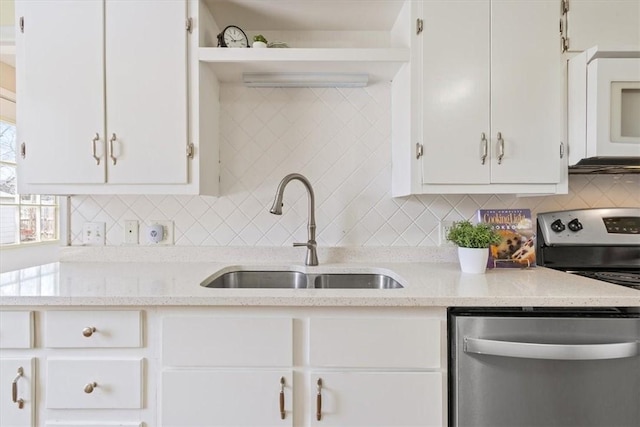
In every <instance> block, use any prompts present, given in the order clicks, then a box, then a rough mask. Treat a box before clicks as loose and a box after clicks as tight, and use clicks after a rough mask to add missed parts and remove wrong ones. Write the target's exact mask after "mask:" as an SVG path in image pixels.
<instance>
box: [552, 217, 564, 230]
mask: <svg viewBox="0 0 640 427" xmlns="http://www.w3.org/2000/svg"><path fill="white" fill-rule="evenodd" d="M565 228H566V227H565V226H564V224H563V223H562V220H561V219H556V220H555V221H553V222H552V223H551V229H552V230H553V231H555V232H556V233H560V232H561V231H564V229H565Z"/></svg>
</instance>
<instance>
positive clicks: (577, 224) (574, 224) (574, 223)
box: [567, 218, 582, 233]
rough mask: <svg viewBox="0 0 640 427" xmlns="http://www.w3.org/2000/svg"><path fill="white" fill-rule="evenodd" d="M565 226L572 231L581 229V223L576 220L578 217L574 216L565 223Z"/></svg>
mask: <svg viewBox="0 0 640 427" xmlns="http://www.w3.org/2000/svg"><path fill="white" fill-rule="evenodd" d="M567 226H568V227H569V230H571V231H573V232H574V233H575V232H576V231H580V230H582V223H581V222H580V221H578V218H574V219H572V220H571V221H569V224H567Z"/></svg>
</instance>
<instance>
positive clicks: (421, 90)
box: [392, 0, 566, 196]
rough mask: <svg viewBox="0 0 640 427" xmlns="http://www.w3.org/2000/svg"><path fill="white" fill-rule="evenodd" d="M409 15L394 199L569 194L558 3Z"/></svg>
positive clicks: (478, 3) (479, 0)
mask: <svg viewBox="0 0 640 427" xmlns="http://www.w3.org/2000/svg"><path fill="white" fill-rule="evenodd" d="M412 16H414V17H416V20H418V21H417V22H418V23H419V22H420V21H419V20H422V22H423V23H422V31H416V32H414V33H412V34H411V38H412V50H413V52H412V64H411V67H408V68H407V69H406V70H405V72H406V73H407V74H410V76H409V75H407V76H405V78H403V79H397V80H396V81H394V88H393V92H394V93H393V95H394V98H395V99H394V101H393V102H394V106H393V114H394V115H395V117H394V118H393V125H394V129H393V186H392V193H393V195H394V196H402V195H408V194H420V193H561V192H566V172H565V173H564V174H563V173H561V169H562V166H563V164H566V160H565V159H563V158H562V157H561V150H562V143H563V130H562V119H563V113H562V109H561V106H562V99H563V92H562V82H563V76H562V62H561V60H562V53H561V49H560V35H559V32H558V22H559V20H560V8H559V4H558V3H556V2H552V1H540V2H531V1H524V0H523V1H502V0H493V1H490V0H468V1H456V2H451V1H426V2H421V3H420V4H417V5H413V6H412ZM418 25H419V24H418ZM407 82H409V83H407ZM408 86H409V87H408ZM407 97H408V98H409V99H410V100H406V98H407ZM403 109H404V110H405V111H403ZM407 129H408V130H409V131H407ZM562 181H564V184H563V183H562Z"/></svg>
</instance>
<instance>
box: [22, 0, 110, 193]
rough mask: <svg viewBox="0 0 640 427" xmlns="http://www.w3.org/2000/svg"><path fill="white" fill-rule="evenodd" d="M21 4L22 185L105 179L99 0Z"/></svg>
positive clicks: (100, 9) (90, 181)
mask: <svg viewBox="0 0 640 427" xmlns="http://www.w3.org/2000/svg"><path fill="white" fill-rule="evenodd" d="M16 8H17V14H18V16H23V17H24V33H21V32H20V31H18V32H17V33H16V43H17V55H16V60H17V64H16V67H17V76H16V77H17V88H16V92H17V94H16V95H17V116H16V122H17V129H18V140H17V143H18V146H20V144H22V143H25V157H24V159H23V158H22V157H19V158H18V161H19V167H18V171H19V180H18V185H19V191H23V190H22V188H24V187H23V186H24V185H26V184H73V183H104V182H105V166H106V163H105V158H104V155H105V152H104V144H105V140H104V92H103V89H104V79H103V75H104V74H103V73H104V57H103V50H102V45H103V22H104V19H103V6H102V2H100V1H84V0H83V1H77V0H69V1H31V0H30V1H21V2H18V3H17V5H16ZM96 135H97V136H96ZM94 150H95V157H96V158H97V159H98V160H97V159H96V158H94Z"/></svg>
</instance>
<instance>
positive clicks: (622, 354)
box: [464, 337, 640, 360]
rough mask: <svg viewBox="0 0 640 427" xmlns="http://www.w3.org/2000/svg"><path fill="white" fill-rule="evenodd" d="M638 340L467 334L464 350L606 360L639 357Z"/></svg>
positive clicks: (545, 357) (561, 358)
mask: <svg viewBox="0 0 640 427" xmlns="http://www.w3.org/2000/svg"><path fill="white" fill-rule="evenodd" d="M639 348H640V343H638V342H636V341H632V342H621V343H612V344H538V343H526V342H513V341H496V340H486V339H481V338H469V337H464V352H465V353H476V354H485V355H490V356H504V357H518V358H525V359H550V360H604V359H623V358H627V357H635V356H637V355H638V354H639V353H640V349H639Z"/></svg>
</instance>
